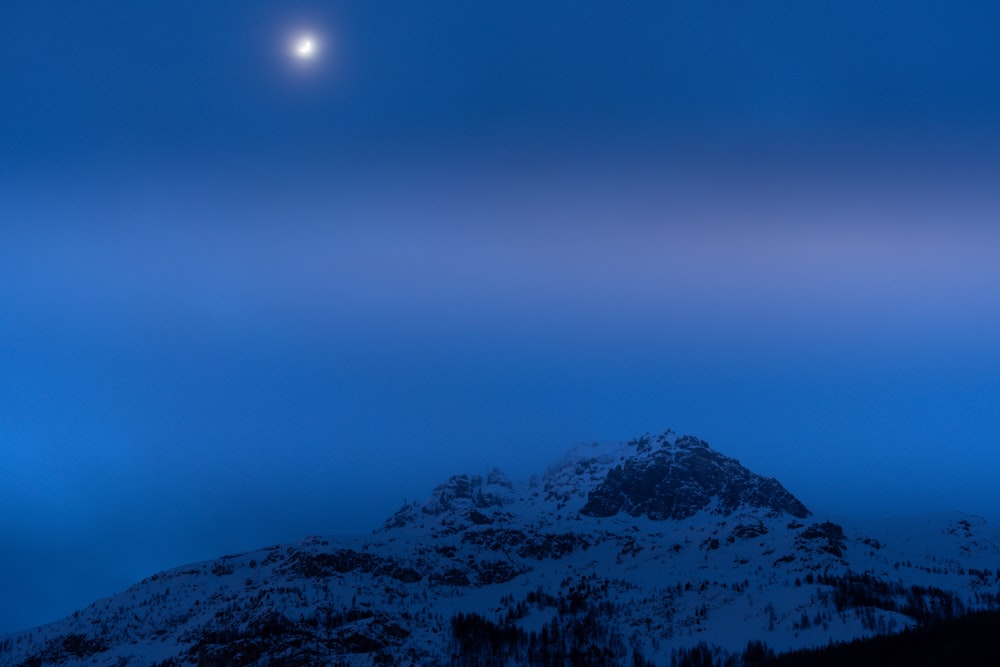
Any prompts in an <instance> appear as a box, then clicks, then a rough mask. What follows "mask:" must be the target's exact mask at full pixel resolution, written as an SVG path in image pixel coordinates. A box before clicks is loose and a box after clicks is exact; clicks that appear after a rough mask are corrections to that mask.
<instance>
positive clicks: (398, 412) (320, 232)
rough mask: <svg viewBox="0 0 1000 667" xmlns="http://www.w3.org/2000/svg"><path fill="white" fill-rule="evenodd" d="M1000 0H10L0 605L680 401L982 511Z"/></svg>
mask: <svg viewBox="0 0 1000 667" xmlns="http://www.w3.org/2000/svg"><path fill="white" fill-rule="evenodd" d="M998 25H1000V4H998V3H996V2H986V1H983V2H964V3H952V2H918V1H912V0H911V1H908V2H871V1H867V2H860V1H855V0H848V1H844V0H841V1H839V2H808V3H806V2H755V3H746V2H735V1H734V2H690V3H688V2H683V3H682V2H665V1H660V2H632V3H627V4H623V3H611V2H591V1H586V0H578V1H577V2H573V3H566V2H552V1H546V0H532V1H531V2H528V1H527V0H508V1H507V2H485V1H484V2H458V1H454V0H450V1H447V2H445V1H443V0H434V1H426V2H409V1H403V0H397V1H393V2H390V1H380V0H364V1H362V0H356V1H349V0H343V1H342V2H326V3H320V2H301V3H288V2H263V1H251V0H239V1H235V0H233V1H218V2H211V3H204V2H193V1H190V0H173V1H171V2H143V3H135V2H125V1H121V2H102V3H94V2H89V1H87V2H85V1H83V0H80V1H74V0H59V1H55V0H31V1H28V0H24V1H21V0H9V1H5V2H3V3H2V4H0V454H2V457H0V534H2V535H3V537H2V542H0V545H2V549H0V633H2V632H4V631H7V630H16V629H20V628H25V627H28V626H31V625H34V624H39V623H43V622H47V621H51V620H55V619H56V618H58V617H61V616H63V615H66V614H68V613H71V612H72V611H73V610H75V609H77V608H79V607H82V606H84V605H86V604H88V603H90V602H91V601H93V600H95V599H97V598H99V597H102V596H105V595H110V594H112V593H114V592H117V591H119V590H121V589H123V588H124V587H126V586H127V585H129V584H130V583H132V582H134V581H136V580H138V579H141V578H143V577H146V576H149V575H150V574H153V573H154V572H156V571H157V570H160V569H164V568H167V567H172V566H175V565H179V564H182V563H185V562H190V561H194V560H200V559H207V558H213V557H216V556H219V555H221V554H223V553H226V552H233V551H238V550H241V549H250V548H256V547H260V546H264V545H268V544H273V543H277V542H282V541H297V540H299V539H301V538H302V537H304V536H305V535H308V534H315V533H324V534H336V533H356V532H367V531H369V530H370V529H372V528H374V527H375V526H376V525H378V524H379V523H380V522H381V521H382V520H383V519H384V518H385V517H386V516H387V515H388V514H390V513H391V512H392V511H394V510H395V509H396V508H397V507H398V506H399V505H400V504H401V503H402V502H403V501H404V499H411V500H412V499H415V498H422V497H425V496H426V495H427V494H428V493H429V491H430V489H431V488H432V487H433V486H434V485H435V484H436V483H438V482H440V481H442V480H443V479H445V478H446V477H447V476H448V475H450V474H453V473H459V472H485V471H486V470H488V469H489V468H491V467H493V466H499V467H501V468H503V469H505V470H507V471H508V472H509V473H510V474H512V475H515V476H519V477H520V476H527V475H529V474H531V473H533V472H538V471H542V470H544V469H545V468H546V466H548V465H550V464H552V463H554V462H555V461H557V460H558V459H559V458H560V456H561V455H562V453H563V452H564V451H565V449H566V448H568V447H569V446H571V445H573V444H576V443H578V442H581V441H591V440H623V439H628V438H630V437H632V436H635V435H638V434H640V433H642V432H645V431H659V430H662V429H665V428H667V427H670V428H673V429H674V430H676V431H679V432H682V433H693V434H695V435H698V436H700V437H703V438H705V439H706V440H708V441H709V442H710V444H712V445H713V446H714V447H716V448H717V449H719V450H720V451H722V452H724V453H726V454H729V455H731V456H735V457H736V458H738V459H740V460H741V461H742V462H743V463H745V464H746V465H748V466H749V467H751V468H752V469H754V470H755V471H758V472H761V473H764V474H768V475H773V476H775V477H777V478H778V479H780V480H781V481H782V482H783V483H784V484H785V485H786V486H787V487H788V488H789V490H791V491H792V492H793V493H795V494H796V495H797V496H798V497H799V498H801V499H802V500H803V502H804V503H805V504H806V505H807V506H808V507H810V508H811V509H813V510H814V511H817V512H821V513H830V514H832V515H833V516H835V517H836V516H843V517H857V518H866V517H869V518H877V517H882V516H888V515H893V514H899V513H906V512H925V511H937V510H963V511H968V512H972V513H978V514H982V515H984V516H986V517H987V518H989V519H991V520H993V521H1000V512H998V510H997V508H998V507H1000V492H998V491H997V490H996V489H997V488H998V487H997V484H996V480H997V479H998V477H1000V452H998V448H997V446H996V445H997V434H998V433H1000V410H998V406H1000V303H998V300H1000V296H998V295H1000V224H998V220H1000V192H998V190H1000V189H998V188H997V187H996V184H997V183H998V182H1000V169H998V167H1000V153H998V152H997V149H998V147H1000V141H998V139H1000V42H998V40H997V39H996V35H995V32H996V26H998ZM300 29H310V30H313V31H315V32H316V33H317V34H318V35H319V36H320V38H321V39H322V41H323V46H324V48H323V50H322V53H321V57H320V58H318V59H317V61H316V62H313V63H310V64H309V66H306V67H303V66H302V63H294V62H292V61H291V59H290V58H289V56H288V49H287V46H288V40H289V39H290V37H291V35H293V34H294V33H295V31H297V30H300Z"/></svg>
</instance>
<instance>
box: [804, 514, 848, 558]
mask: <svg viewBox="0 0 1000 667" xmlns="http://www.w3.org/2000/svg"><path fill="white" fill-rule="evenodd" d="M796 542H797V544H798V545H799V546H800V547H804V548H810V547H811V548H814V549H816V550H818V551H819V552H821V553H827V554H830V555H833V556H836V557H837V558H841V557H843V555H844V549H846V548H847V536H846V535H844V529H843V528H841V527H840V526H838V525H837V524H835V523H833V522H832V521H824V522H823V523H814V524H813V525H811V526H809V527H808V528H806V529H805V530H803V531H802V532H801V533H800V534H799V536H798V538H796Z"/></svg>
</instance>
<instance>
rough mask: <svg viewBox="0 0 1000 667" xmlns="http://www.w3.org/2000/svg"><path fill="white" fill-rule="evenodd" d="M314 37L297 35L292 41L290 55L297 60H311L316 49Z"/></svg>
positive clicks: (314, 55)
mask: <svg viewBox="0 0 1000 667" xmlns="http://www.w3.org/2000/svg"><path fill="white" fill-rule="evenodd" d="M318 48H319V47H318V44H317V42H316V38H315V37H313V36H312V35H299V36H298V37H296V38H295V39H294V41H293V42H292V55H293V56H295V57H296V58H297V59H299V60H312V59H313V58H315V57H316V53H317V51H318Z"/></svg>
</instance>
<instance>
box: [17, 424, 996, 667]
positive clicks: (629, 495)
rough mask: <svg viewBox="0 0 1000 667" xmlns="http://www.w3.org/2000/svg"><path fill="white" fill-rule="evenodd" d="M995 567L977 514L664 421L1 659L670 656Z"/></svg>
mask: <svg viewBox="0 0 1000 667" xmlns="http://www.w3.org/2000/svg"><path fill="white" fill-rule="evenodd" d="M998 566H1000V535H998V533H997V532H996V530H995V529H993V528H992V527H991V526H988V525H987V524H986V523H985V521H983V520H982V519H979V518H976V517H969V516H963V515H954V516H952V515H940V516H928V517H919V518H910V519H905V520H902V519H901V520H898V521H892V522H880V523H866V524H857V525H849V524H846V523H844V522H840V523H834V522H832V521H830V520H828V519H825V518H821V517H815V516H813V515H812V514H811V513H810V511H809V510H808V509H807V508H806V506H805V505H803V503H802V502H800V501H799V500H798V499H797V498H796V497H795V496H793V495H792V494H791V493H789V492H788V491H787V490H786V489H785V488H784V487H783V486H782V485H781V484H780V483H779V482H778V481H777V480H774V479H770V478H765V477H761V476H759V475H756V474H754V473H752V472H750V471H749V470H747V469H746V468H744V467H743V466H741V465H740V464H739V463H738V462H737V461H735V460H733V459H730V458H728V457H725V456H723V455H721V454H719V453H718V452H716V451H714V450H712V449H711V448H710V447H709V446H708V445H707V444H705V443H704V442H702V441H700V440H698V439H696V438H692V437H690V436H684V437H676V436H675V435H674V434H673V433H672V432H670V431H668V432H666V433H664V434H662V435H660V436H657V437H650V436H643V437H641V438H638V439H636V440H633V441H631V442H629V443H625V444H619V445H592V446H581V447H577V448H575V449H573V450H571V451H570V452H569V453H568V455H567V456H566V458H565V459H564V460H563V461H562V462H561V463H559V464H558V465H556V466H554V467H552V468H551V469H549V470H548V471H547V472H545V474H543V475H540V476H535V477H533V478H532V479H530V480H527V481H512V480H510V479H508V478H507V477H506V476H505V475H503V473H501V472H499V471H493V472H491V473H489V474H488V475H485V476H472V475H460V476H456V477H452V478H451V479H449V480H448V481H447V482H445V483H444V484H441V485H440V486H438V487H437V488H436V489H434V490H433V492H432V493H431V495H430V497H429V498H428V499H427V500H426V501H424V502H422V503H412V504H408V505H405V506H404V507H402V508H401V509H400V510H399V511H398V512H397V513H396V514H394V515H393V516H392V517H390V518H389V519H388V520H387V521H386V523H385V525H384V526H382V527H380V528H378V529H377V530H375V531H374V532H373V534H372V535H371V536H369V537H367V538H358V539H332V538H331V539H326V538H318V537H311V538H307V539H306V540H304V541H303V542H301V543H300V544H296V545H281V546H273V547H269V548H266V549H260V550H257V551H253V552H248V553H242V554H234V555H230V556H225V557H223V558H220V559H218V560H215V561H211V562H205V563H197V564H193V565H188V566H184V567H180V568H177V569H174V570H170V571H167V572H163V573H161V574H158V575H155V576H153V577H151V578H150V579H147V580H145V581H142V582H140V583H138V584H136V585H134V586H132V587H131V588H129V589H128V590H126V591H124V592H122V593H119V594H118V595H115V596H113V597H110V598H107V599H105V600H101V601H99V602H96V603H95V604H93V605H91V606H90V607H88V608H86V609H83V610H80V611H78V612H77V613H75V614H74V615H73V616H71V617H69V618H66V619H63V620H61V621H58V622H56V623H53V624H50V625H47V626H44V627H41V628H37V629H35V630H33V631H31V632H26V633H21V634H18V635H11V636H8V637H4V638H2V639H0V665H21V664H24V665H46V664H65V665H188V664H195V665H265V664H289V665H313V664H330V665H372V664H407V665H408V664H417V665H421V664H423V665H440V664H467V663H468V664H471V662H472V659H473V658H474V657H475V656H477V655H480V654H482V655H484V656H485V655H488V656H490V657H491V659H495V660H497V661H498V662H497V664H536V663H537V664H542V663H543V662H545V661H546V660H548V661H549V662H550V663H553V664H560V663H559V662H558V661H559V660H560V659H561V657H560V656H563V657H566V658H569V657H570V652H571V651H573V650H576V651H577V654H574V656H573V659H574V660H576V663H575V664H602V665H607V664H629V665H631V664H633V660H634V659H635V658H636V657H637V656H638V655H639V654H641V656H643V659H646V660H653V661H654V662H655V663H656V664H669V661H670V658H671V655H672V652H673V651H674V650H675V649H678V648H683V647H690V646H692V645H694V644H696V643H698V642H706V643H707V644H710V645H715V646H718V647H720V648H721V649H724V650H727V651H733V652H739V651H742V650H743V649H744V648H745V647H746V646H747V643H748V641H750V640H762V641H764V642H766V643H767V644H768V645H769V646H770V647H772V648H774V649H776V650H779V651H780V650H785V649H789V648H794V647H803V646H815V645H821V644H826V643H827V642H829V641H830V640H831V639H835V640H836V639H848V638H853V637H860V636H866V635H871V634H875V633H878V632H891V631H894V630H900V629H902V628H904V627H907V626H909V625H912V624H914V623H917V622H919V621H921V620H925V619H928V618H932V617H936V616H946V615H954V614H959V613H962V612H963V611H965V610H968V609H978V608H990V607H996V606H997V604H998V599H1000V570H998V569H997V568H998Z"/></svg>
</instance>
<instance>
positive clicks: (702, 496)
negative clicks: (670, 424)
mask: <svg viewBox="0 0 1000 667" xmlns="http://www.w3.org/2000/svg"><path fill="white" fill-rule="evenodd" d="M643 444H644V445H645V447H639V448H637V449H636V454H635V455H634V456H631V457H629V458H628V459H627V460H626V461H625V462H624V463H623V464H620V465H617V466H615V467H614V468H612V469H611V470H609V471H608V473H607V476H606V477H605V478H604V481H603V482H601V483H600V484H599V485H598V486H597V488H595V489H594V490H592V491H591V492H590V494H589V495H588V497H587V503H586V504H585V505H584V506H583V508H582V509H581V510H580V513H581V514H584V515H586V516H593V517H609V516H614V515H615V514H618V513H619V512H625V513H627V514H629V515H630V516H634V517H638V516H646V517H648V518H649V519H652V520H654V521H664V520H667V519H686V518H688V517H690V516H694V515H695V514H697V513H698V512H700V511H702V510H706V509H711V510H713V511H714V512H717V513H720V514H725V515H728V514H731V513H732V512H735V511H737V510H738V509H740V508H741V507H751V508H763V509H767V510H770V511H772V512H774V513H786V514H790V515H791V516H794V517H799V518H804V517H807V516H809V514H810V512H809V510H808V509H806V507H805V505H803V504H802V503H801V502H800V501H799V500H798V499H797V498H796V497H795V496H793V495H792V494H791V493H789V492H788V491H787V490H786V489H785V487H783V486H782V485H781V484H780V483H779V482H778V481H777V480H776V479H773V478H767V477H761V476H760V475H757V474H755V473H752V472H750V471H749V470H747V469H746V468H744V467H743V466H742V465H740V463H739V462H738V461H736V460H735V459H731V458H729V457H727V456H723V455H722V454H719V453H718V452H716V451H714V450H712V449H711V448H710V447H709V446H708V444H707V443H705V442H704V441H702V440H698V439H697V438H693V437H691V436H683V437H681V438H678V439H677V440H676V441H675V442H674V443H670V442H668V441H663V442H662V443H661V445H660V447H659V448H658V449H656V450H653V449H652V448H651V447H649V443H648V440H646V441H643Z"/></svg>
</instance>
